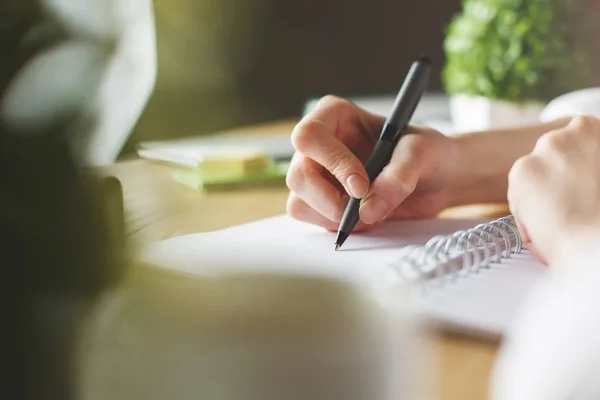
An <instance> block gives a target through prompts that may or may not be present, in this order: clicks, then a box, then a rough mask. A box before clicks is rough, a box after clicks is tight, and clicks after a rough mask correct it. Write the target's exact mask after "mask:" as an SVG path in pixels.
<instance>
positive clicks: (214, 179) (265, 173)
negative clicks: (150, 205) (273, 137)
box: [173, 162, 289, 191]
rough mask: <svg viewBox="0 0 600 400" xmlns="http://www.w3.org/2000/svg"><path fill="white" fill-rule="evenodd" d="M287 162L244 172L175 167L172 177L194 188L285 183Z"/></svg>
mask: <svg viewBox="0 0 600 400" xmlns="http://www.w3.org/2000/svg"><path fill="white" fill-rule="evenodd" d="M288 168H289V162H278V163H272V164H270V165H268V166H267V167H265V168H264V169H262V170H258V171H252V172H249V173H246V174H233V175H231V174H229V175H228V174H214V173H213V174H205V173H204V174H203V173H202V172H201V170H199V169H196V168H188V169H177V170H176V171H175V172H174V173H173V179H175V180H176V181H177V182H179V183H181V184H183V185H185V186H188V187H190V188H192V189H194V190H199V191H210V190H227V189H238V188H247V187H261V186H278V185H284V184H285V177H286V175H287V171H288Z"/></svg>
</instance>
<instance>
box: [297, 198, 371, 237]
mask: <svg viewBox="0 0 600 400" xmlns="http://www.w3.org/2000/svg"><path fill="white" fill-rule="evenodd" d="M287 212H288V214H289V215H290V216H291V217H292V218H294V219H297V220H298V221H302V222H306V223H309V224H312V225H317V226H320V227H322V228H325V229H326V230H328V231H331V232H337V230H338V228H339V224H337V223H335V222H333V221H331V220H329V219H327V218H325V217H324V216H323V215H321V214H319V213H318V212H317V211H315V210H314V209H313V208H312V207H311V206H309V205H308V204H307V203H306V202H305V201H303V200H302V199H301V198H300V197H298V196H296V195H295V194H294V193H291V194H290V196H289V198H288V202H287ZM368 228H369V227H368V226H367V225H366V224H364V223H362V222H359V223H358V224H357V225H356V227H355V228H354V230H353V231H354V232H361V231H365V230H367V229H368Z"/></svg>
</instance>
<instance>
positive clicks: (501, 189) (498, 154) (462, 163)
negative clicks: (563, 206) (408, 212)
mask: <svg viewBox="0 0 600 400" xmlns="http://www.w3.org/2000/svg"><path fill="white" fill-rule="evenodd" d="M569 120H570V119H569V118H563V119H560V120H556V121H553V122H550V123H544V124H537V125H531V126H524V127H516V128H510V129H498V130H493V131H488V132H474V133H468V134H464V135H458V136H456V137H455V138H454V140H456V143H457V147H458V149H459V151H458V158H459V159H458V162H457V165H458V169H457V173H456V174H455V179H456V181H455V182H453V183H452V185H453V187H454V188H455V190H454V194H453V196H452V204H451V205H453V206H454V205H462V204H473V203H500V202H505V201H506V192H507V190H508V173H509V171H510V169H511V167H512V165H513V164H514V162H515V161H516V160H517V159H518V158H520V157H521V156H523V155H526V154H528V153H530V152H531V151H532V150H533V148H534V147H535V143H536V141H537V140H538V138H539V137H540V136H542V135H544V134H545V133H547V132H549V131H551V130H554V129H558V128H561V127H564V126H566V125H567V124H568V122H569Z"/></svg>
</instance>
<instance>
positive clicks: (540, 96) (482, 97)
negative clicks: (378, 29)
mask: <svg viewBox="0 0 600 400" xmlns="http://www.w3.org/2000/svg"><path fill="white" fill-rule="evenodd" d="M573 3H577V2H573V1H572V0H547V1H539V0H463V11H462V13H461V14H459V15H458V16H457V17H455V18H454V19H453V21H452V22H451V24H450V25H449V27H448V30H447V36H446V39H445V42H444V50H445V53H446V66H445V68H444V71H443V73H442V80H443V83H444V86H445V89H446V91H447V93H448V94H449V95H450V109H451V115H452V120H453V125H454V129H455V130H457V131H472V130H482V129H489V128H492V127H501V126H507V125H515V124H520V123H528V122H532V121H537V120H538V118H539V114H540V112H541V110H542V108H543V107H544V106H545V104H547V103H548V102H549V101H550V100H552V99H554V98H556V97H557V96H559V95H561V94H564V93H566V92H569V91H572V90H575V89H579V88H582V87H585V86H586V83H587V76H588V72H587V69H588V67H587V65H588V63H587V60H586V57H585V54H586V52H585V49H584V47H585V46H584V43H583V41H582V40H581V37H580V36H579V32H578V29H575V26H576V24H575V19H574V17H575V16H576V7H575V6H574V5H573Z"/></svg>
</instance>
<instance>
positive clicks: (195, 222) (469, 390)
mask: <svg viewBox="0 0 600 400" xmlns="http://www.w3.org/2000/svg"><path fill="white" fill-rule="evenodd" d="M292 126H293V122H283V123H276V124H270V125H263V126H259V127H255V128H253V129H254V130H256V131H257V132H269V131H281V130H286V129H287V130H289V131H291V128H292ZM244 131H245V132H247V131H248V129H244ZM106 172H107V173H109V174H112V175H115V176H117V177H118V178H119V179H120V180H121V182H122V183H123V187H124V196H125V210H126V216H127V222H128V230H129V231H128V233H129V236H130V237H131V238H132V239H134V240H135V241H138V242H147V241H156V240H161V239H167V238H170V237H174V236H179V235H184V234H189V233H195V232H203V231H211V230H216V229H222V228H226V227H230V226H233V225H238V224H241V223H245V222H250V221H254V220H258V219H262V218H266V217H270V216H274V215H278V214H282V213H284V212H285V204H286V200H287V196H288V191H287V190H286V189H285V188H270V189H253V190H244V191H238V192H224V193H211V194H201V193H198V192H195V191H193V190H191V189H188V188H185V187H183V186H181V185H179V184H177V183H176V182H174V181H173V180H172V179H171V176H170V174H171V168H170V167H168V166H166V165H161V164H157V163H151V162H147V161H143V160H131V161H124V162H120V163H117V164H115V165H113V166H110V167H108V168H107V169H106ZM507 212H508V210H507V208H506V206H505V205H485V206H483V205H482V206H468V207H461V208H455V209H451V210H447V211H445V212H444V213H443V214H442V217H461V218H465V217H472V218H481V217H489V218H495V217H500V216H504V215H506V213H507ZM427 344H429V345H430V346H431V349H432V350H433V352H434V353H435V354H436V355H437V357H438V365H437V375H438V376H437V382H438V384H437V387H436V388H435V389H433V390H432V392H433V396H434V399H436V400H471V399H472V400H480V399H484V398H486V397H487V386H488V380H489V373H490V370H491V367H492V365H493V361H494V356H495V354H496V350H497V345H496V344H494V343H489V342H480V341H475V340H472V339H469V338H464V337H450V336H443V335H442V336H439V337H436V338H433V339H431V340H428V341H427Z"/></svg>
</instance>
